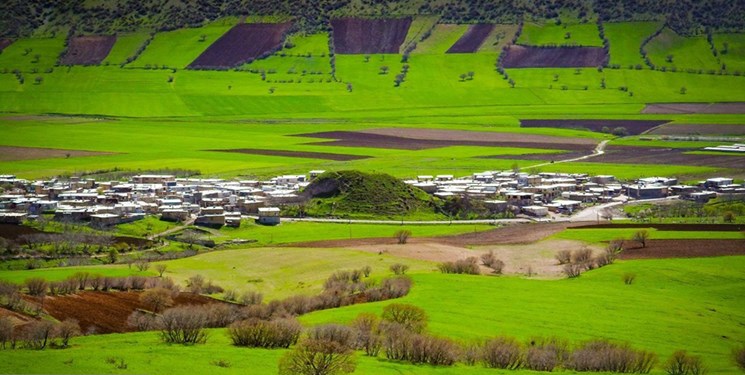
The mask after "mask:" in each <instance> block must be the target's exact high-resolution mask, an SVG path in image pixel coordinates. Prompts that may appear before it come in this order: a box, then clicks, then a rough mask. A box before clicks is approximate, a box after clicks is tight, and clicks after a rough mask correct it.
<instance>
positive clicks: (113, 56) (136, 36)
mask: <svg viewBox="0 0 745 375" xmlns="http://www.w3.org/2000/svg"><path fill="white" fill-rule="evenodd" d="M149 38H150V34H149V33H146V32H139V33H132V34H124V35H117V36H116V43H115V44H114V47H113V48H112V49H111V52H109V55H108V56H106V59H104V61H103V64H122V63H124V62H125V61H126V60H127V59H128V58H130V57H134V55H135V53H136V52H137V50H138V49H139V48H140V47H141V46H142V45H143V44H144V43H145V41H146V40H147V39H149Z"/></svg>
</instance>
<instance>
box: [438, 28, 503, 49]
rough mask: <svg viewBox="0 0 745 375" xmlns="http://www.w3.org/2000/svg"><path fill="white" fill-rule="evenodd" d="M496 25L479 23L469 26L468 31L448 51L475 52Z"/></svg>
mask: <svg viewBox="0 0 745 375" xmlns="http://www.w3.org/2000/svg"><path fill="white" fill-rule="evenodd" d="M494 26H495V25H489V24H478V25H471V26H468V31H466V33H465V34H463V35H462V36H461V37H460V38H459V39H458V41H456V42H455V44H453V46H452V47H450V49H448V50H447V52H446V53H473V52H476V51H478V50H479V48H480V47H481V45H482V44H484V41H485V40H486V37H488V36H489V34H490V33H491V32H492V30H494Z"/></svg>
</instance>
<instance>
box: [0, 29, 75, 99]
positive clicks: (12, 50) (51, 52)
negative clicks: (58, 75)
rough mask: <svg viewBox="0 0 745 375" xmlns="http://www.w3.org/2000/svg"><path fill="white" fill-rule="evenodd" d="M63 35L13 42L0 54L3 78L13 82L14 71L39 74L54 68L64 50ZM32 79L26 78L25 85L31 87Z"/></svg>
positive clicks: (0, 68)
mask: <svg viewBox="0 0 745 375" xmlns="http://www.w3.org/2000/svg"><path fill="white" fill-rule="evenodd" d="M64 43H65V35H57V36H56V37H49V38H26V39H19V40H16V41H14V42H13V44H11V45H10V46H8V47H7V48H5V49H4V50H3V51H2V53H0V70H2V71H3V72H5V73H6V74H3V76H4V77H9V78H11V79H13V80H15V77H14V76H13V75H12V74H7V73H9V72H13V71H14V70H19V71H21V72H23V73H24V74H26V73H29V74H31V73H34V71H36V73H41V72H46V70H47V69H50V68H54V66H55V65H56V64H57V61H58V60H59V57H60V54H61V53H62V51H63V50H64V48H65V46H64ZM57 69H62V68H57ZM32 82H33V78H32V77H31V76H28V75H27V76H26V84H27V85H29V86H30V85H31V84H32Z"/></svg>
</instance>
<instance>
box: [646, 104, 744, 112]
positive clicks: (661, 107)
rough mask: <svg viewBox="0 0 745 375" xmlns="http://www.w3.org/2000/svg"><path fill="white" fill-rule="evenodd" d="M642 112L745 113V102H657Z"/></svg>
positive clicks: (647, 106)
mask: <svg viewBox="0 0 745 375" xmlns="http://www.w3.org/2000/svg"><path fill="white" fill-rule="evenodd" d="M642 113H652V114H677V113H709V114H745V103H655V104H647V105H646V106H645V107H644V109H643V110H642Z"/></svg>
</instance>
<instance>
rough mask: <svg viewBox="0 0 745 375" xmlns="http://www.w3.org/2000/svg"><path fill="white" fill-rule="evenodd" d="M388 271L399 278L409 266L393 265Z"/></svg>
mask: <svg viewBox="0 0 745 375" xmlns="http://www.w3.org/2000/svg"><path fill="white" fill-rule="evenodd" d="M390 270H391V272H393V274H395V275H398V276H400V275H404V274H406V271H408V270H409V266H407V265H405V264H401V263H395V264H392V265H391V267H390Z"/></svg>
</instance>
